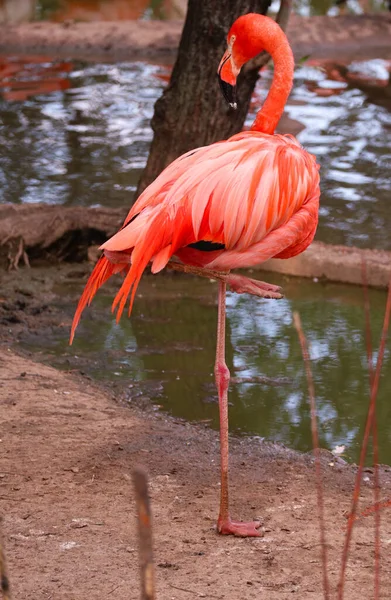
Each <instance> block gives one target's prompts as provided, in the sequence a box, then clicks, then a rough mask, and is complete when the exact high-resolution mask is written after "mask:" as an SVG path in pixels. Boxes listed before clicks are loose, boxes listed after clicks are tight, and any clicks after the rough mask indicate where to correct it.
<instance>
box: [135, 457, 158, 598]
mask: <svg viewBox="0 0 391 600" xmlns="http://www.w3.org/2000/svg"><path fill="white" fill-rule="evenodd" d="M133 483H134V489H135V494H136V506H137V516H138V519H137V520H138V532H139V548H140V571H141V600H155V598H156V596H155V580H154V567H153V550H152V526H151V507H150V502H149V496H148V482H147V476H146V474H145V472H144V471H143V470H142V469H135V470H134V472H133Z"/></svg>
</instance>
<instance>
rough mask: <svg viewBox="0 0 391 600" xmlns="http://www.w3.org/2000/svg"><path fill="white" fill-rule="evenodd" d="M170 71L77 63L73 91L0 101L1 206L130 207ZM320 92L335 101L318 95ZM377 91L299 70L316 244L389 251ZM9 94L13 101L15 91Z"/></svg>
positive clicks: (293, 111)
mask: <svg viewBox="0 0 391 600" xmlns="http://www.w3.org/2000/svg"><path fill="white" fill-rule="evenodd" d="M372 62H374V61H372ZM382 62H383V61H380V63H382ZM377 63H379V61H377ZM384 64H385V63H384ZM47 66H48V67H50V63H49V64H48V65H47ZM360 66H361V67H362V65H360ZM356 68H357V67H356ZM383 70H385V68H384V67H383ZM168 73H169V71H168V68H167V67H164V66H156V65H150V64H146V63H119V64H115V65H113V64H106V65H105V64H103V65H102V64H82V63H77V62H76V63H74V64H73V70H72V72H71V73H69V74H65V75H64V76H63V79H64V80H68V78H69V84H70V85H69V89H64V90H62V91H58V92H54V93H52V94H47V95H44V94H42V95H40V94H38V95H35V96H34V95H31V96H28V97H27V99H26V100H25V101H24V102H11V101H7V100H5V99H4V98H3V99H2V100H0V119H1V120H0V123H1V127H0V144H1V147H2V148H3V152H2V153H1V154H0V185H1V191H0V201H1V202H15V203H18V202H49V203H59V204H67V205H72V204H75V205H80V204H81V205H110V206H120V205H125V206H128V205H129V204H130V203H131V201H132V199H133V194H134V191H135V189H136V185H137V180H138V178H139V175H140V172H141V170H142V168H143V167H144V165H145V163H146V158H147V154H148V148H149V143H150V141H151V138H152V131H151V129H150V125H149V122H150V119H151V117H152V114H153V106H154V103H155V101H156V99H157V98H158V97H159V95H160V94H161V91H162V88H163V86H164V85H165V84H164V80H166V79H167V77H168ZM269 80H270V74H269V75H267V74H266V76H264V77H263V79H262V80H261V82H260V83H259V86H258V89H257V96H259V97H261V98H263V97H264V96H265V93H266V88H267V86H268V85H269ZM314 86H315V87H316V86H318V88H319V87H320V88H322V86H323V87H325V89H331V91H333V89H337V95H333V96H329V97H323V96H321V95H317V93H314V92H313V91H311V90H312V89H313V88H314ZM338 88H341V89H338ZM317 92H318V93H319V89H318V90H317ZM35 93H36V92H35ZM320 93H322V92H320ZM19 94H20V92H19ZM376 94H377V95H376V96H375V93H374V92H373V90H372V96H371V99H372V101H373V102H378V103H379V104H380V105H379V104H375V103H373V102H369V101H368V99H367V95H366V94H365V93H364V92H363V91H361V90H359V89H357V88H351V87H348V86H346V85H345V84H340V83H338V82H335V81H328V80H327V79H326V75H325V74H324V73H323V72H322V71H320V70H319V69H316V68H314V67H309V66H303V67H299V68H298V69H297V71H296V81H295V88H294V91H293V93H292V96H291V98H290V101H289V103H288V107H287V113H288V115H289V116H290V117H291V118H292V119H294V120H296V121H299V122H300V123H301V124H302V125H304V129H303V131H301V133H299V134H298V139H299V140H300V142H301V143H302V144H303V145H304V146H305V147H306V148H307V149H308V150H309V151H310V152H313V153H314V154H316V156H317V157H318V160H319V163H320V164H321V176H322V198H321V211H320V224H319V230H318V234H317V239H320V240H323V241H326V242H333V243H342V244H347V245H357V246H361V247H368V246H369V247H376V248H386V249H391V238H390V235H389V231H390V230H391V211H390V210H389V196H390V183H389V169H390V165H391V150H390V139H391V135H390V131H391V114H390V112H389V110H388V109H389V108H390V105H391V99H390V97H389V96H388V98H387V88H385V91H384V90H382V89H381V88H378V91H377V92H376ZM388 94H389V92H388ZM4 96H5V97H7V98H12V94H11V93H10V91H9V90H8V91H7V89H5V93H4ZM387 108H388V109H387ZM252 118H253V114H251V115H250V116H249V121H250V120H251V119H252ZM249 121H248V122H249ZM4 149H6V151H4Z"/></svg>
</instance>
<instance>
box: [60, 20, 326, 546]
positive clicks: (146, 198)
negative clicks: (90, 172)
mask: <svg viewBox="0 0 391 600" xmlns="http://www.w3.org/2000/svg"><path fill="white" fill-rule="evenodd" d="M262 50H266V51H267V52H269V53H270V54H271V56H272V58H273V61H274V67H275V69H274V77H273V82H272V85H271V88H270V91H269V94H268V96H267V99H266V101H265V103H264V105H263V107H262V109H261V110H260V112H259V113H258V114H257V116H256V119H255V122H254V124H253V126H252V127H251V130H250V131H245V132H242V133H239V134H237V135H234V136H233V137H231V138H229V139H228V140H225V141H222V142H217V143H215V144H212V145H210V146H205V147H202V148H197V149H196V150H192V151H190V152H188V153H186V154H184V155H183V156H180V157H179V158H178V159H176V160H175V161H174V162H173V163H172V164H170V165H169V166H168V167H167V168H166V169H165V170H164V171H163V172H162V173H161V174H160V175H159V177H157V179H156V180H155V181H154V182H153V183H152V184H151V185H150V186H149V187H148V188H147V189H146V190H145V191H144V192H143V193H142V194H141V196H140V197H139V198H138V200H137V202H136V203H135V204H134V205H133V206H132V208H131V210H130V212H129V214H128V216H127V217H126V219H125V222H124V225H123V226H122V228H121V229H120V230H119V231H118V232H117V233H116V234H115V235H114V236H113V237H112V238H110V239H109V240H108V241H107V242H105V243H104V244H103V245H102V247H101V248H102V250H103V252H104V254H103V256H102V257H101V258H100V259H99V261H98V262H97V264H96V266H95V268H94V270H93V271H92V274H91V276H90V278H89V280H88V282H87V285H86V287H85V290H84V292H83V294H82V296H81V298H80V301H79V304H78V307H77V310H76V313H75V317H74V320H73V325H72V332H71V342H72V340H73V336H74V332H75V329H76V327H77V324H78V322H79V319H80V315H81V313H82V311H83V309H84V308H85V306H86V305H87V304H90V302H91V300H92V298H93V297H94V295H95V293H96V291H97V290H98V289H99V288H100V286H101V285H102V284H103V283H104V282H105V281H107V279H109V277H110V276H111V275H113V273H118V272H123V274H124V277H125V278H124V281H123V283H122V286H121V288H120V290H119V291H118V293H117V295H116V297H115V299H114V302H113V311H114V310H115V309H117V321H118V320H119V319H120V317H121V314H122V312H123V309H124V307H125V304H126V302H127V299H128V297H129V295H130V301H129V314H130V312H131V310H132V305H133V301H134V297H135V294H136V290H137V286H138V283H139V281H140V278H141V276H142V274H143V272H144V269H145V268H146V266H147V265H148V263H149V262H152V266H151V270H152V273H157V272H158V271H161V270H162V269H163V268H164V267H169V268H172V269H175V270H179V271H184V272H187V273H194V274H197V275H201V276H204V277H212V278H215V279H218V280H219V299H218V328H217V352H216V363H215V378H216V385H217V390H218V396H219V409H220V453H221V497H220V512H219V517H218V522H217V528H218V531H219V532H220V533H222V534H233V535H237V536H242V537H247V536H258V535H259V525H260V524H259V522H257V521H254V522H249V523H242V522H238V521H233V520H232V519H231V518H230V513H229V507H228V399H227V394H228V385H229V380H230V373H229V370H228V368H227V365H226V363H225V296H226V286H227V284H228V285H229V286H230V287H231V289H232V290H233V291H235V292H237V293H249V294H253V295H256V296H260V297H264V298H276V299H277V298H281V297H282V295H281V294H280V293H279V292H280V288H279V287H277V286H273V285H270V284H267V283H264V282H261V281H257V280H254V279H248V278H246V277H244V276H242V275H236V274H235V275H234V274H231V273H230V269H232V268H237V267H250V266H252V265H258V264H259V263H262V262H263V261H266V260H268V259H269V258H271V257H277V258H289V257H291V256H295V255H297V254H299V253H300V252H302V251H303V250H305V248H307V246H308V245H309V244H310V243H311V241H312V239H313V237H314V235H315V230H316V226H317V221H318V205H319V194H320V191H319V175H318V165H317V164H316V161H315V157H314V156H312V155H311V154H308V152H306V151H305V150H304V149H303V148H301V146H300V144H299V143H298V142H297V141H296V140H295V138H294V137H292V136H289V135H276V134H275V133H274V131H275V128H276V126H277V123H278V121H279V119H280V117H281V115H282V113H283V110H284V106H285V103H286V100H287V98H288V96H289V93H290V90H291V87H292V81H293V69H294V60H293V55H292V51H291V48H290V46H289V43H288V40H287V38H286V36H285V34H284V33H283V31H282V30H281V29H280V27H279V26H278V25H277V24H276V23H275V22H274V21H273V20H272V19H270V18H268V17H265V16H262V15H259V14H247V15H245V16H242V17H239V19H237V20H236V21H235V23H234V24H233V25H232V27H231V29H230V31H229V33H228V49H227V51H226V52H225V54H224V56H223V58H222V60H221V62H220V65H219V68H218V75H219V78H220V83H221V86H222V90H223V94H224V96H225V98H226V100H227V101H228V102H229V103H230V104H231V105H232V106H235V84H236V78H237V76H238V74H239V71H240V69H241V67H242V65H243V64H244V63H246V62H247V61H248V60H249V59H250V58H252V57H254V56H256V55H257V54H259V52H261V51H262ZM173 256H175V257H177V258H178V259H179V261H180V262H178V261H177V262H173V261H171V258H172V257H173Z"/></svg>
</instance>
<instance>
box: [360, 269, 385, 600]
mask: <svg viewBox="0 0 391 600" xmlns="http://www.w3.org/2000/svg"><path fill="white" fill-rule="evenodd" d="M361 270H362V281H363V292H364V309H365V339H366V350H367V360H368V372H369V386H370V390H372V387H373V381H374V372H373V351H372V331H371V310H370V309H371V307H370V302H369V294H368V278H367V268H366V263H365V260H364V259H362V261H361ZM372 442H373V468H374V490H373V493H374V500H375V507H376V510H375V515H374V516H375V574H374V600H378V599H379V597H380V510H379V502H380V474H379V445H378V439H377V419H376V408H375V412H374V415H373V428H372Z"/></svg>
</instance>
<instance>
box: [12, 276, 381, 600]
mask: <svg viewBox="0 0 391 600" xmlns="http://www.w3.org/2000/svg"><path fill="white" fill-rule="evenodd" d="M71 269H73V271H75V267H74V266H73V267H67V268H64V267H62V268H61V270H60V269H59V268H57V270H56V268H53V267H52V268H51V269H47V270H46V272H47V273H48V275H47V276H42V272H38V271H34V270H32V271H29V270H27V269H20V270H19V271H18V272H14V273H10V274H2V286H1V296H2V297H1V298H0V323H1V325H0V401H1V405H2V425H1V429H2V431H1V448H2V462H1V467H0V468H1V472H0V485H1V492H0V495H1V501H2V502H1V506H2V508H1V513H2V515H3V517H4V521H3V535H4V543H5V551H6V557H7V562H8V570H9V577H10V581H11V586H12V592H13V597H14V598H15V599H18V600H24V599H30V598H40V599H43V600H49V599H56V600H79V599H80V600H81V599H83V600H84V599H85V598H91V599H93V598H98V597H99V598H108V597H113V598H116V599H117V600H122V599H123V600H125V599H126V600H129V599H132V600H133V599H136V598H139V597H140V593H139V572H138V542H137V523H136V517H135V504H134V494H133V487H132V479H131V478H132V472H133V469H134V467H136V466H140V465H141V466H143V467H144V468H145V469H146V471H147V472H148V474H149V482H150V493H151V500H152V510H153V517H154V519H153V534H154V549H155V567H156V578H157V590H158V597H159V598H165V599H175V600H185V599H189V598H192V597H195V598H197V597H198V598H211V599H214V598H221V599H223V598H227V599H228V598H229V599H230V600H239V599H240V600H243V599H251V598H259V597H263V598H267V599H268V600H269V599H270V600H274V599H275V600H277V599H280V598H288V597H289V598H291V597H292V594H295V595H296V596H297V597H300V598H303V599H307V598H308V599H311V600H316V599H321V598H323V597H324V596H323V592H322V567H321V565H322V561H321V555H320V543H319V521H318V516H317V495H316V486H315V479H314V463H313V458H312V455H301V454H298V453H295V452H293V451H290V450H288V449H286V448H284V447H282V446H278V445H276V444H271V443H267V442H262V441H260V440H259V439H255V438H240V439H237V438H233V439H232V440H231V454H230V456H231V502H232V516H233V517H234V518H240V519H252V518H255V517H259V518H260V520H261V521H262V525H263V537H261V538H258V539H240V538H233V537H222V536H219V535H217V533H216V530H215V521H216V516H217V510H218V496H219V458H218V457H219V446H218V435H217V433H216V432H214V431H211V430H210V429H208V428H207V427H206V426H203V425H194V424H188V423H186V422H183V421H179V420H175V419H172V418H170V417H168V416H167V415H165V414H164V413H161V412H156V411H155V410H153V409H152V408H151V407H150V405H149V404H148V405H146V406H136V405H132V406H130V407H129V406H128V405H126V406H125V405H124V403H123V402H122V398H121V395H120V394H115V395H113V390H112V389H111V390H110V388H106V389H105V388H102V387H101V388H99V387H97V385H95V384H94V383H93V382H92V381H91V380H90V379H89V378H87V377H83V376H81V375H80V373H79V372H71V373H64V372H60V371H57V370H55V369H53V368H51V367H49V366H47V365H44V364H40V363H39V362H37V357H36V356H34V355H30V356H27V354H26V353H24V354H23V353H22V350H21V348H20V347H19V346H18V340H19V339H22V337H23V335H24V333H25V332H28V331H32V330H34V329H35V330H38V329H39V330H41V332H43V333H42V335H45V332H46V335H47V336H50V335H51V334H52V332H53V331H54V329H55V328H56V327H57V328H58V327H68V326H69V322H68V321H69V319H68V316H67V315H65V316H64V314H61V311H60V309H58V308H56V307H55V305H56V303H55V302H54V301H53V299H54V298H55V294H56V290H55V286H54V285H53V280H54V279H55V277H57V279H59V278H60V276H64V271H66V270H68V271H67V276H68V277H70V276H71V275H72V273H71ZM87 269H88V266H86V265H80V266H79V267H78V272H79V276H81V275H82V274H83V272H84V271H86V270H87ZM61 274H62V275H61ZM356 470H357V469H356V467H355V465H349V464H346V463H344V461H342V460H341V459H336V458H335V457H333V455H332V454H331V453H329V452H327V451H322V471H323V478H324V484H325V505H326V529H327V546H328V557H329V563H328V568H327V571H328V574H329V576H330V578H331V582H332V590H333V594H332V596H331V597H335V590H336V584H337V579H338V575H339V570H340V565H341V549H342V543H343V539H344V533H345V530H346V523H347V520H346V516H347V514H348V512H349V509H350V503H351V495H352V489H353V484H354V476H355V473H356ZM381 478H382V491H381V498H382V500H383V501H384V507H385V508H384V509H383V510H382V512H381V516H382V525H381V540H382V558H381V560H382V577H381V579H382V596H381V597H382V598H389V597H391V582H390V579H389V577H388V576H387V573H388V572H389V571H390V568H391V557H390V553H389V552H387V548H388V546H389V544H390V543H391V513H390V507H388V508H387V499H389V498H390V496H391V469H390V468H389V467H385V466H383V467H381ZM372 503H373V473H372V471H371V470H370V469H368V470H366V472H365V473H364V482H363V486H362V491H361V500H360V510H361V511H362V510H364V509H365V508H366V507H368V506H370V505H371V504H372ZM369 513H370V516H367V517H364V516H362V517H361V518H360V519H358V521H357V523H356V527H355V533H354V536H353V543H352V549H351V555H350V559H349V564H348V571H347V584H346V588H345V596H344V598H345V599H349V600H350V599H351V600H356V598H359V597H368V598H371V597H373V571H374V536H373V531H374V527H373V516H372V513H371V511H369Z"/></svg>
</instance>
